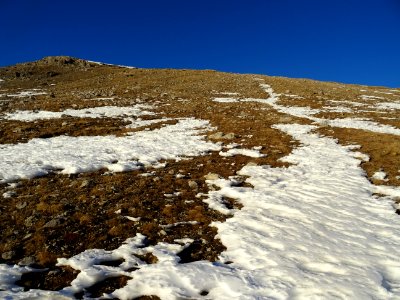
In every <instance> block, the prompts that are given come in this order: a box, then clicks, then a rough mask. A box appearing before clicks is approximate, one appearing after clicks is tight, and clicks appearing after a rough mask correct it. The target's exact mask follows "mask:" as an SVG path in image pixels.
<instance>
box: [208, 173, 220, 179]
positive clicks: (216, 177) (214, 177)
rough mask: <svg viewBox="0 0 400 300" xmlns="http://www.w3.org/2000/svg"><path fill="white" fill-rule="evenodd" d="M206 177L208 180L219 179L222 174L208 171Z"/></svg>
mask: <svg viewBox="0 0 400 300" xmlns="http://www.w3.org/2000/svg"><path fill="white" fill-rule="evenodd" d="M204 178H205V179H206V180H216V179H219V178H221V176H220V175H218V174H217V173H211V172H210V173H208V174H207V175H204Z"/></svg>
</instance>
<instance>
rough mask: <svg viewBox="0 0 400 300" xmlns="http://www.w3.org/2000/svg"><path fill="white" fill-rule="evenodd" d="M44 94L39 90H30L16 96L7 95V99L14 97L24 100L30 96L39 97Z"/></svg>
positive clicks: (44, 93)
mask: <svg viewBox="0 0 400 300" xmlns="http://www.w3.org/2000/svg"><path fill="white" fill-rule="evenodd" d="M46 94H47V93H46V92H43V91H41V90H40V89H31V90H26V91H21V92H19V93H17V94H9V95H7V96H8V97H16V98H25V97H30V96H39V95H46Z"/></svg>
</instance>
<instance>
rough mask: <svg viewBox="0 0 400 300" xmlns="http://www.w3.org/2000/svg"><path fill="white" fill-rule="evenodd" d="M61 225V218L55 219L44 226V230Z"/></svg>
mask: <svg viewBox="0 0 400 300" xmlns="http://www.w3.org/2000/svg"><path fill="white" fill-rule="evenodd" d="M60 225H61V220H60V219H59V218H54V219H52V220H50V221H49V222H47V223H46V224H44V226H43V227H44V228H53V227H57V226H60Z"/></svg>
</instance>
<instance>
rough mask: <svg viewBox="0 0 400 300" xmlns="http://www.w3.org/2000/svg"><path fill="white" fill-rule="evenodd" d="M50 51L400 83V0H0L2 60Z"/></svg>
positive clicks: (135, 62)
mask: <svg viewBox="0 0 400 300" xmlns="http://www.w3.org/2000/svg"><path fill="white" fill-rule="evenodd" d="M49 55H70V56H75V57H79V58H84V59H89V60H94V61H102V62H107V63H114V64H123V65H131V66H137V67H146V68H187V69H214V70H220V71H228V72H237V73H257V74H266V75H279V76H287V77H302V78H312V79H318V80H329V81H339V82H347V83H360V84H368V85H384V86H391V87H400V0H303V1H302V0H241V1H239V0H201V1H200V0H171V1H168V0H131V1H129V0H126V1H122V0H108V1H105V0H93V1H90V0H69V1H61V0H60V1H58V0H0V66H6V65H12V64H15V63H17V62H24V61H32V60H36V59H40V58H42V57H44V56H49Z"/></svg>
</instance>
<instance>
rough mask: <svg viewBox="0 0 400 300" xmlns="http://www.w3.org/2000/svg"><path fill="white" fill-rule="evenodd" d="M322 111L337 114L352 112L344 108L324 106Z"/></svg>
mask: <svg viewBox="0 0 400 300" xmlns="http://www.w3.org/2000/svg"><path fill="white" fill-rule="evenodd" d="M322 111H329V112H338V113H352V112H353V110H352V109H351V108H348V107H344V106H334V107H332V106H324V107H323V109H322Z"/></svg>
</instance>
